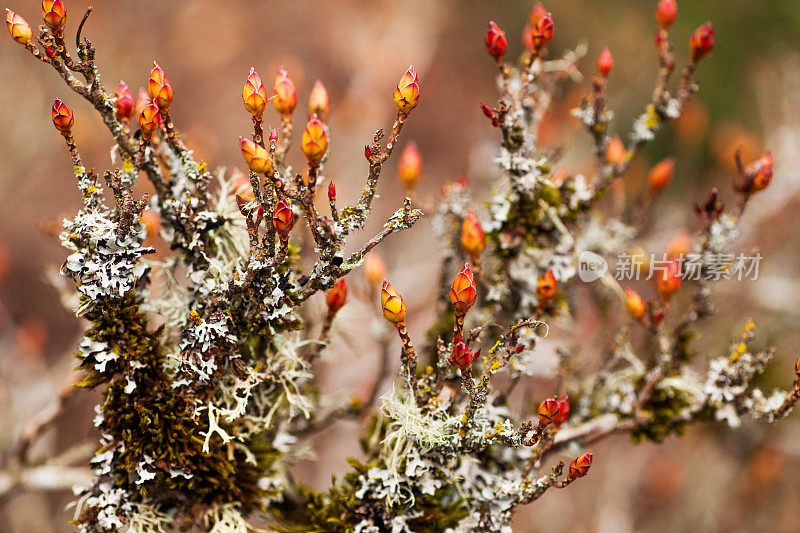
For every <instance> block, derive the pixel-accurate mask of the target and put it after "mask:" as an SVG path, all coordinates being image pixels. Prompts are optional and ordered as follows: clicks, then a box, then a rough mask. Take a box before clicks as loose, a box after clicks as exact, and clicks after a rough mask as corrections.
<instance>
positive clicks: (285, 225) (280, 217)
mask: <svg viewBox="0 0 800 533" xmlns="http://www.w3.org/2000/svg"><path fill="white" fill-rule="evenodd" d="M272 225H273V226H275V231H277V232H278V233H280V234H281V235H283V236H284V237H285V236H286V235H288V234H289V232H290V231H292V227H294V211H292V208H291V206H289V204H287V203H286V201H285V200H280V201H278V203H277V204H275V210H274V211H273V213H272Z"/></svg>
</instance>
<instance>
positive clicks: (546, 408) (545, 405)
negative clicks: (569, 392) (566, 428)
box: [538, 396, 561, 427]
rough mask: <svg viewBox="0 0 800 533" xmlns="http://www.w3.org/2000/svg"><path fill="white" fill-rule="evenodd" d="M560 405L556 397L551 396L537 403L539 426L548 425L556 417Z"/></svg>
mask: <svg viewBox="0 0 800 533" xmlns="http://www.w3.org/2000/svg"><path fill="white" fill-rule="evenodd" d="M560 411H561V406H560V405H559V403H558V397H556V396H553V397H552V398H548V399H546V400H545V401H543V402H542V403H540V404H539V411H538V414H539V425H540V426H541V427H545V426H549V425H550V424H552V423H553V422H555V421H556V420H557V419H558V416H559V413H560Z"/></svg>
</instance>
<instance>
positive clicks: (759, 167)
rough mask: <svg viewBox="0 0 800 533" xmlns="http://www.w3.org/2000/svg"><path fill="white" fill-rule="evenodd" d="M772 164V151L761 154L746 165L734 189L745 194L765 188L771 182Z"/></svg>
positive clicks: (773, 162)
mask: <svg viewBox="0 0 800 533" xmlns="http://www.w3.org/2000/svg"><path fill="white" fill-rule="evenodd" d="M774 164H775V160H774V158H773V157H772V152H767V153H766V154H764V155H762V156H761V157H760V158H758V159H756V160H755V161H753V162H752V163H750V164H749V165H748V166H747V168H746V169H745V170H744V176H743V177H742V179H741V181H740V182H739V183H737V184H736V185H734V189H735V190H737V191H739V192H741V193H744V194H746V195H750V194H753V193H755V192H758V191H762V190H764V189H766V188H767V187H768V186H769V184H770V183H771V182H772V172H773V166H774Z"/></svg>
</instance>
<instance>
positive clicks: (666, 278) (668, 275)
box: [656, 259, 681, 301]
mask: <svg viewBox="0 0 800 533" xmlns="http://www.w3.org/2000/svg"><path fill="white" fill-rule="evenodd" d="M656 285H657V287H658V292H659V294H661V299H663V300H664V301H667V300H669V299H670V298H671V297H672V295H674V294H675V293H676V292H678V289H680V287H681V263H680V261H678V260H677V259H673V260H672V261H670V263H669V265H668V266H667V268H665V269H664V270H662V272H661V275H660V276H659V277H658V278H656Z"/></svg>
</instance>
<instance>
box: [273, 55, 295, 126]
mask: <svg viewBox="0 0 800 533" xmlns="http://www.w3.org/2000/svg"><path fill="white" fill-rule="evenodd" d="M273 95H274V96H275V98H274V99H273V102H275V109H277V110H278V113H280V114H281V116H282V117H284V118H286V117H289V116H291V114H292V111H294V108H295V107H296V106H297V91H296V90H295V88H294V83H292V80H291V79H290V78H289V73H288V72H287V71H286V69H285V68H284V67H281V68H279V69H278V75H277V76H275V89H274V93H273Z"/></svg>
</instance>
